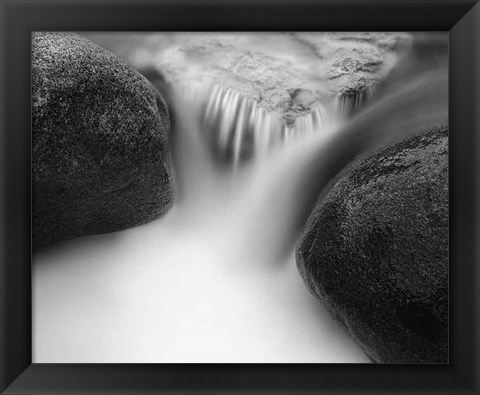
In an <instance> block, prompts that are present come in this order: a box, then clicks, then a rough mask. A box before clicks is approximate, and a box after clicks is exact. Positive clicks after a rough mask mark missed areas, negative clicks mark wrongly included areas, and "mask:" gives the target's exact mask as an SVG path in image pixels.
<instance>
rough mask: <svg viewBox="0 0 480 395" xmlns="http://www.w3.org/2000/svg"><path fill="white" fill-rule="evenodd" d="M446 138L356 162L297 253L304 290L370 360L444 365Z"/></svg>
mask: <svg viewBox="0 0 480 395" xmlns="http://www.w3.org/2000/svg"><path fill="white" fill-rule="evenodd" d="M447 134H448V132H447V130H445V129H444V128H438V129H434V130H432V131H429V132H428V133H424V134H421V135H419V136H417V137H414V138H412V139H409V140H406V141H404V142H401V143H399V144H397V145H394V146H392V147H390V148H388V149H386V150H384V151H381V152H379V153H376V154H373V155H372V156H370V157H367V158H363V159H361V160H360V161H358V162H356V163H355V164H354V165H353V166H351V167H350V169H348V170H347V171H345V173H344V175H343V177H341V178H340V180H339V181H337V182H336V184H335V185H333V186H332V188H331V189H330V190H329V192H328V193H327V194H326V196H324V197H323V198H322V201H321V203H320V204H319V205H318V207H317V209H316V210H315V212H314V213H313V214H312V216H311V217H310V219H309V222H308V224H307V227H306V229H305V232H304V234H303V236H302V239H301V241H300V243H299V245H298V247H297V266H298V269H299V272H300V274H301V276H302V278H303V279H304V281H305V283H306V285H307V287H308V288H309V290H310V291H311V292H312V293H313V294H314V295H315V296H316V297H317V298H318V299H319V300H320V301H321V302H322V303H323V304H324V305H325V306H326V307H327V308H328V310H329V311H330V312H331V314H332V315H333V316H334V317H335V318H336V319H337V320H338V321H339V322H340V323H341V324H342V325H343V326H344V328H345V330H346V331H347V332H348V333H349V334H350V335H351V336H352V338H353V339H354V340H355V341H356V342H357V343H358V344H359V345H360V346H361V347H362V348H363V350H364V351H365V353H366V354H367V355H368V356H369V357H370V358H371V359H372V360H373V361H376V362H384V363H446V362H448V136H447Z"/></svg>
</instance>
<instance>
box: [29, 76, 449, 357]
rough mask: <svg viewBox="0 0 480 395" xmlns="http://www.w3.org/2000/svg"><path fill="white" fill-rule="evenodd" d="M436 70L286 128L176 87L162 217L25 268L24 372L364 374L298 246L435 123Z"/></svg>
mask: <svg viewBox="0 0 480 395" xmlns="http://www.w3.org/2000/svg"><path fill="white" fill-rule="evenodd" d="M444 71H445V70H443V71H442V70H441V71H439V70H433V71H431V70H430V71H428V72H424V73H421V74H420V73H417V74H416V75H415V76H414V77H413V78H412V75H411V74H410V75H407V76H404V77H405V78H403V79H401V84H400V85H398V86H394V87H393V88H392V86H391V85H390V86H388V85H385V86H383V87H382V88H381V89H377V90H375V91H373V90H371V91H370V90H368V92H364V93H361V94H356V95H348V94H343V95H341V96H339V97H336V98H335V97H333V98H332V99H331V101H322V102H316V103H315V104H314V105H313V106H312V107H310V108H309V111H305V112H303V113H299V114H296V115H297V117H296V118H295V119H293V120H291V121H287V120H286V119H285V118H284V116H283V115H282V114H281V113H278V112H274V111H269V110H268V109H267V108H265V107H262V105H260V104H259V103H257V102H256V101H255V100H254V99H253V98H251V97H249V96H248V95H245V94H244V93H242V92H238V91H235V90H234V89H231V88H229V87H226V86H223V85H221V84H215V85H213V86H210V85H209V86H203V85H202V84H198V86H197V85H195V86H192V85H185V86H183V87H180V88H179V89H178V91H176V94H173V95H172V96H171V97H168V102H169V107H170V109H171V111H172V118H173V120H174V122H173V125H174V126H173V132H172V151H173V154H172V156H173V160H174V171H175V182H176V184H177V197H176V200H175V205H174V207H173V208H172V210H171V211H170V212H169V213H168V214H167V215H166V216H164V217H162V218H159V219H158V220H156V221H152V222H150V223H148V224H145V225H143V226H138V227H135V228H131V229H128V230H125V231H123V232H118V233H115V234H110V235H95V236H91V237H86V238H83V239H80V240H73V241H70V242H66V243H64V244H62V245H61V246H60V247H58V248H57V249H55V247H53V248H52V249H50V250H48V249H46V250H44V251H43V252H42V253H41V254H39V255H37V256H36V257H35V262H34V268H33V270H34V273H33V282H34V285H33V291H32V292H33V301H34V312H33V316H32V321H33V326H34V333H33V336H34V338H33V351H32V354H33V356H32V358H33V361H34V362H36V363H46V362H52V363H54V362H57V363H67V362H72V363H122V362H128V363H176V362H180V363H189V362H190V363H197V362H201V363H208V362H211V363H230V362H232V363H242V362H247V363H277V362H286V363H296V362H299V363H321V362H326V363H335V362H341V363H351V362H368V360H367V358H366V357H365V355H364V354H363V352H362V351H361V350H360V349H359V348H358V346H356V345H355V344H354V343H353V341H352V340H351V339H349V338H348V337H347V336H346V334H345V333H344V332H343V331H342V330H341V328H340V327H339V326H337V325H336V324H335V323H334V322H333V320H331V319H330V318H329V315H328V314H327V312H326V311H324V310H323V309H322V307H321V306H320V305H319V304H318V303H317V302H316V301H315V300H313V298H312V297H311V295H309V294H308V291H307V290H306V287H305V286H304V284H303V283H302V280H301V279H300V276H299V275H298V273H297V271H296V267H295V262H294V257H293V250H294V246H295V242H296V240H297V239H298V237H299V235H300V234H301V231H302V228H303V226H304V224H305V222H306V219H307V218H308V216H309V215H310V213H311V211H312V208H313V207H315V204H316V202H317V199H318V196H319V193H320V191H321V190H322V189H323V188H324V187H325V186H326V185H327V184H328V183H329V182H330V181H331V180H332V178H333V177H335V175H336V174H338V172H339V171H341V169H343V168H344V167H345V166H346V165H347V164H348V163H350V162H351V161H352V160H353V159H354V158H355V157H356V156H358V155H360V154H362V153H365V152H366V151H369V150H372V149H376V148H379V147H381V146H382V145H384V144H388V143H391V142H392V141H396V140H399V139H402V138H405V137H408V136H409V133H410V132H413V133H415V132H417V131H418V130H420V129H422V128H423V127H428V126H432V125H435V124H438V123H440V122H444V121H445V118H446V114H447V84H446V82H447V76H446V73H445V72H444ZM164 96H165V97H166V98H167V95H164Z"/></svg>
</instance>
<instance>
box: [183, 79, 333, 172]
mask: <svg viewBox="0 0 480 395" xmlns="http://www.w3.org/2000/svg"><path fill="white" fill-rule="evenodd" d="M195 89H198V88H191V89H190V90H188V89H185V88H184V89H182V92H185V91H187V92H190V93H188V94H187V96H190V97H191V96H192V93H191V92H192V90H195ZM184 95H185V93H184ZM193 96H197V95H195V94H193ZM207 96H208V99H207V100H206V104H205V108H204V109H203V110H202V111H203V117H202V121H203V126H204V128H205V129H206V133H207V135H208V138H209V140H210V143H211V145H212V147H213V152H214V154H215V156H216V157H217V158H219V159H220V160H221V161H222V162H224V163H232V164H233V166H234V167H236V166H238V165H239V164H241V163H244V162H246V161H249V160H255V161H259V160H260V161H261V160H264V159H265V158H266V157H267V156H268V155H269V153H270V152H271V151H272V148H273V147H275V146H276V145H278V144H279V143H282V142H283V143H284V144H288V142H291V141H292V140H294V139H297V138H299V136H303V135H306V134H311V133H319V132H321V131H322V128H324V127H325V126H326V124H327V123H328V121H329V120H330V119H331V118H332V117H331V116H329V113H328V112H327V109H326V106H325V105H323V104H322V103H316V104H315V105H314V106H312V107H311V109H310V111H308V112H306V113H305V114H303V115H298V116H297V117H296V118H295V119H294V120H293V121H291V120H287V119H285V117H284V115H283V114H282V113H280V112H279V111H275V110H269V109H267V108H265V107H262V105H261V104H259V103H258V102H257V101H256V100H255V99H253V98H250V97H249V96H247V95H245V94H243V93H241V92H238V91H236V90H234V89H232V88H230V87H226V86H221V85H219V84H214V85H213V87H212V88H211V90H210V92H209V93H208V95H207ZM331 114H332V113H330V115H331Z"/></svg>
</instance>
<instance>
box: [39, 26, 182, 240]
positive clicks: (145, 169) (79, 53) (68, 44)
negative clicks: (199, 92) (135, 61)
mask: <svg viewBox="0 0 480 395" xmlns="http://www.w3.org/2000/svg"><path fill="white" fill-rule="evenodd" d="M32 84H33V86H32V98H33V99H32V100H33V103H32V111H33V140H32V144H33V145H32V161H33V164H32V182H33V245H34V246H41V245H45V244H49V243H52V242H54V241H57V240H63V239H70V238H74V237H78V236H81V235H87V234H94V233H105V232H113V231H117V230H121V229H124V228H127V227H131V226H134V225H138V224H141V223H144V222H146V221H149V220H151V219H153V218H156V217H158V216H160V215H162V214H163V213H165V212H166V211H167V210H168V208H169V207H170V205H171V202H172V199H173V189H172V173H171V166H170V153H169V144H168V142H169V132H170V122H169V116H168V112H167V109H166V106H165V104H164V102H163V99H162V98H161V96H160V95H159V94H158V92H156V91H155V90H154V89H153V88H152V87H151V85H150V84H149V83H148V81H147V80H146V79H145V78H144V77H142V76H141V75H140V74H139V73H137V72H136V71H134V70H133V69H132V68H130V67H129V66H127V65H126V64H125V63H124V62H123V61H121V60H119V59H118V58H117V57H116V56H115V55H113V54H111V53H109V52H107V51H105V50H104V49H102V48H100V47H98V46H97V45H95V44H93V43H91V42H90V41H88V40H86V39H85V38H82V37H80V36H77V35H74V34H68V33H36V34H34V36H33V47H32Z"/></svg>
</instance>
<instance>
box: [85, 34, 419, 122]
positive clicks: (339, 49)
mask: <svg viewBox="0 0 480 395" xmlns="http://www.w3.org/2000/svg"><path fill="white" fill-rule="evenodd" d="M91 37H92V39H93V40H96V41H97V42H99V43H100V44H101V45H103V46H105V47H106V48H109V49H112V50H113V51H114V52H115V53H117V52H118V53H122V54H124V56H126V57H127V59H128V60H129V62H130V63H132V64H133V65H135V67H138V68H145V66H147V65H146V64H145V63H153V64H154V65H155V66H156V67H161V70H162V73H163V74H164V75H165V77H166V78H167V80H169V81H170V82H172V83H173V84H174V85H176V86H178V84H182V85H186V86H187V87H188V89H193V88H194V87H195V85H198V84H212V83H215V84H218V85H219V86H221V87H222V88H229V89H232V90H233V91H235V92H238V93H240V94H242V95H243V96H245V97H248V98H251V99H253V100H254V101H255V102H257V104H258V105H259V106H260V107H262V108H264V109H265V110H267V111H275V112H278V113H280V114H282V115H283V116H284V118H285V120H286V121H287V122H288V123H293V122H294V120H295V118H297V117H300V116H303V115H305V114H309V113H310V111H311V109H312V107H315V105H317V104H318V103H319V102H321V101H326V100H331V98H332V97H335V96H337V95H338V94H343V93H347V94H349V95H351V94H354V93H361V92H363V90H365V89H368V88H370V87H372V86H374V85H375V84H376V83H377V82H378V81H380V80H382V79H383V78H385V76H386V75H387V74H388V72H389V71H390V70H391V68H392V67H393V66H394V65H395V63H396V60H397V57H398V55H399V54H401V53H402V50H405V49H406V48H408V47H409V45H410V43H411V36H410V35H409V34H406V33H361V32H360V33H321V32H316V33H254V34H252V33H215V34H211V33H197V32H196V33H175V34H170V35H169V34H168V33H162V34H160V35H154V34H151V33H146V34H145V35H144V39H143V41H144V44H143V45H137V44H136V43H137V41H138V37H137V36H134V37H131V38H130V40H131V43H132V47H133V48H132V49H131V50H130V52H127V51H126V50H125V45H126V44H125V39H124V38H123V37H121V36H119V37H118V40H115V36H113V37H112V36H111V35H109V36H102V35H100V34H93V35H91ZM155 43H156V45H155Z"/></svg>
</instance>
